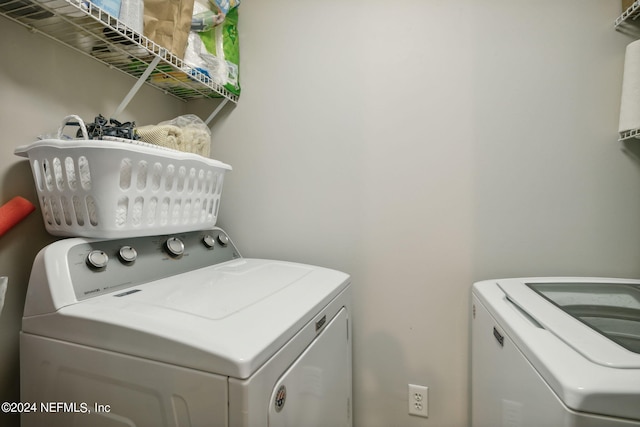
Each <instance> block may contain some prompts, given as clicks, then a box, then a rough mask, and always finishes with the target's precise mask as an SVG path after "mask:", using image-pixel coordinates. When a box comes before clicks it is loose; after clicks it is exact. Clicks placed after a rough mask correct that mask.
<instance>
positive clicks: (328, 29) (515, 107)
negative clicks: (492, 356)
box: [213, 0, 640, 427]
mask: <svg viewBox="0 0 640 427" xmlns="http://www.w3.org/2000/svg"><path fill="white" fill-rule="evenodd" d="M241 8H242V9H241V29H240V35H241V43H242V68H241V75H242V83H243V91H244V92H243V95H242V99H241V102H240V103H239V105H238V106H237V107H236V108H235V110H233V111H232V112H230V113H228V114H225V115H223V116H222V117H220V119H219V120H218V123H217V124H216V126H215V127H214V135H213V137H214V157H217V158H220V159H222V160H223V161H225V162H228V163H230V164H231V165H233V167H234V170H233V172H232V173H231V174H229V176H228V178H227V180H226V183H225V190H224V194H223V202H222V208H221V215H220V221H219V222H220V224H221V225H222V226H224V227H226V228H227V230H228V231H229V233H230V234H231V235H232V236H234V240H235V241H236V243H237V244H238V245H239V247H240V248H241V249H242V251H243V254H244V255H245V256H254V257H269V258H282V259H288V260H295V261H302V262H308V263H314V264H321V265H325V266H329V267H333V268H337V269H340V270H344V271H347V272H349V273H351V274H352V276H353V285H354V295H355V313H354V319H353V325H354V346H355V348H354V421H355V425H356V426H359V427H375V426H439V427H444V426H451V427H460V426H465V425H468V412H467V408H468V403H469V396H468V381H469V368H468V363H469V362H468V353H469V346H468V335H469V331H468V322H469V316H468V301H469V292H470V286H471V284H472V282H473V281H476V280H481V279H487V278H491V277H501V276H525V275H598V276H622V277H637V276H638V275H639V274H640V262H639V260H640V228H639V227H640V225H639V224H640V221H639V220H638V219H639V218H640V174H639V172H640V170H639V164H638V160H637V153H638V150H637V148H635V147H634V146H633V145H630V146H629V148H628V150H627V151H625V150H623V148H624V147H623V146H621V145H620V144H619V143H618V142H616V139H617V121H618V111H619V99H620V90H621V81H622V70H623V61H624V49H625V46H626V44H627V43H628V42H630V41H631V39H630V38H629V37H627V36H625V35H623V34H620V33H618V32H616V31H614V28H613V21H614V20H615V18H616V17H617V16H618V15H619V14H620V3H619V1H617V0H562V1H557V0H545V1H537V2H530V1H524V0H516V1H513V0H486V1H482V2H478V1H473V0H458V1H455V2H446V1H436V0H430V1H424V0H421V1H418V0H415V1H410V0H404V1H397V2H382V1H340V2H337V1H329V2H327V1H324V2H309V1H306V2H288V1H268V2H265V1H259V0H243V3H242V6H241ZM408 383H416V384H423V385H427V386H429V387H430V391H429V398H430V401H429V418H427V419H424V418H416V417H411V416H409V415H407V406H408V405H407V404H408V401H407V384H408Z"/></svg>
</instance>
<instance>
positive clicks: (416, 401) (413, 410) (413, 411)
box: [409, 384, 429, 418]
mask: <svg viewBox="0 0 640 427" xmlns="http://www.w3.org/2000/svg"><path fill="white" fill-rule="evenodd" d="M428 401H429V387H425V386H422V385H414V384H409V415H417V416H419V417H425V418H426V417H428V416H429V411H428V409H429V405H428Z"/></svg>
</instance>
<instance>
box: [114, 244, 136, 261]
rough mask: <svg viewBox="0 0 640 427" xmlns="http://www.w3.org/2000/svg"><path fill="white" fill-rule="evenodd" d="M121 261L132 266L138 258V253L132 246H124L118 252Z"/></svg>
mask: <svg viewBox="0 0 640 427" xmlns="http://www.w3.org/2000/svg"><path fill="white" fill-rule="evenodd" d="M118 257H119V258H120V261H122V262H123V263H125V264H131V263H132V262H133V261H135V260H136V258H137V257H138V252H137V251H136V250H135V249H134V248H132V247H131V246H123V247H121V248H120V250H119V251H118Z"/></svg>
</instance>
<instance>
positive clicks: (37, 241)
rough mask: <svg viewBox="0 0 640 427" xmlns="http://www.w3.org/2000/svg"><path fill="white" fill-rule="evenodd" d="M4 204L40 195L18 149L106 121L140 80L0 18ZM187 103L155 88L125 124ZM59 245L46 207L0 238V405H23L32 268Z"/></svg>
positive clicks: (13, 417)
mask: <svg viewBox="0 0 640 427" xmlns="http://www.w3.org/2000/svg"><path fill="white" fill-rule="evenodd" d="M0 54H1V55H2V61H0V129H2V136H1V137H0V141H1V143H0V203H2V204H3V203H6V202H7V201H8V200H10V199H11V198H13V197H14V196H18V195H19V196H22V197H25V198H27V199H28V200H30V201H31V202H32V203H34V204H36V205H37V204H38V203H37V196H36V193H35V187H34V184H33V179H32V177H31V170H30V167H29V164H28V162H27V161H26V160H24V159H22V158H20V157H17V156H15V155H14V154H13V151H14V149H15V147H16V146H18V145H22V144H27V143H30V142H32V141H35V138H36V137H37V136H38V135H41V134H45V133H50V132H52V131H56V130H57V129H58V127H59V124H60V122H61V120H62V118H63V117H65V116H66V115H68V114H72V113H73V114H79V115H80V116H81V117H83V118H85V119H88V120H93V118H94V117H95V116H96V115H97V114H99V113H102V114H104V115H108V114H110V113H111V112H113V111H114V110H115V109H116V107H117V106H118V105H119V103H120V101H121V100H122V99H123V98H124V96H125V95H126V94H127V92H128V90H129V89H130V88H131V87H132V86H133V84H134V83H135V80H133V79H132V78H130V77H127V76H125V75H124V74H122V73H120V72H118V71H114V70H109V69H108V68H107V67H106V66H104V65H102V64H100V63H98V62H95V61H93V60H92V59H89V58H86V57H84V56H82V55H80V54H78V53H76V52H74V51H72V50H70V49H68V48H65V47H62V46H61V45H59V44H57V43H55V42H53V41H51V40H49V39H47V38H45V37H43V36H41V35H38V34H33V33H30V32H29V31H27V29H25V28H23V27H21V26H19V25H17V24H14V23H12V22H10V21H8V20H6V19H4V18H0ZM184 109H185V104H184V103H183V102H180V101H178V100H175V99H173V98H171V97H168V96H166V95H164V94H162V93H161V92H160V91H157V90H155V89H153V88H147V87H145V88H143V89H141V91H140V93H139V95H138V96H137V97H136V98H134V99H133V101H132V102H131V104H129V107H128V108H127V109H126V110H125V111H124V112H123V114H122V116H121V117H120V118H121V119H123V121H128V120H134V121H136V122H137V123H138V124H151V123H157V122H159V121H161V120H167V119H169V118H172V117H175V116H177V115H179V114H184V111H185V110H184ZM53 240H54V237H52V236H49V235H48V234H47V233H46V231H45V229H44V225H43V222H42V216H41V214H40V208H39V207H38V209H37V211H36V212H33V213H32V214H31V215H29V216H28V217H27V218H26V219H25V220H24V221H23V222H21V223H19V224H18V225H17V226H16V227H14V228H13V229H11V230H10V231H9V232H8V233H6V234H5V235H3V236H2V237H0V276H8V277H9V287H8V291H7V299H6V301H5V307H4V310H3V312H2V315H1V316H0V401H2V402H5V401H8V402H16V401H19V376H18V373H19V365H18V331H19V330H20V321H21V317H22V310H23V307H24V298H25V293H26V289H27V282H28V280H29V273H30V271H31V263H32V262H33V259H34V257H35V255H36V253H37V252H38V250H40V249H41V248H42V247H44V246H45V245H46V244H47V243H49V242H51V241H53ZM0 425H2V426H7V427H11V426H18V425H19V419H18V416H17V414H3V413H0Z"/></svg>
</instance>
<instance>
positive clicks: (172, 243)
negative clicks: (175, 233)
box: [164, 237, 184, 257]
mask: <svg viewBox="0 0 640 427" xmlns="http://www.w3.org/2000/svg"><path fill="white" fill-rule="evenodd" d="M164 246H165V249H166V250H167V252H168V253H169V255H171V256H172V257H179V256H181V255H182V254H183V253H184V243H182V240H180V239H178V238H177V237H169V238H168V239H167V241H166V242H165V243H164Z"/></svg>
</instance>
